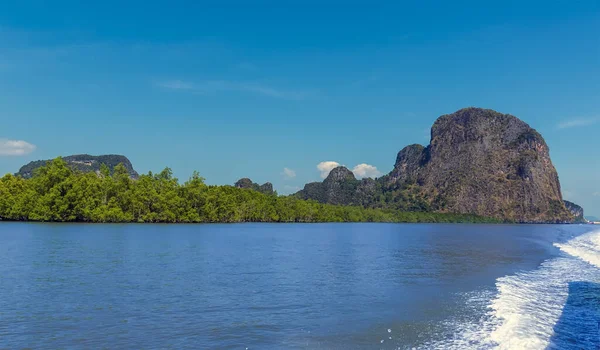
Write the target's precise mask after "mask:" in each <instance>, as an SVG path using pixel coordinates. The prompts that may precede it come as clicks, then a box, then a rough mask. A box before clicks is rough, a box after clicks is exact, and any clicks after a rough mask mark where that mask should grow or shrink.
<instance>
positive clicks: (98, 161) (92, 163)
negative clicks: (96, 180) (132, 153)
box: [15, 154, 139, 179]
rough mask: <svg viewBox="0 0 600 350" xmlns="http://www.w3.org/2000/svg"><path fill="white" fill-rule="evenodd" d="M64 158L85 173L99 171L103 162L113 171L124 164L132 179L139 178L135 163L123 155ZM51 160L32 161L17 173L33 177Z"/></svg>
mask: <svg viewBox="0 0 600 350" xmlns="http://www.w3.org/2000/svg"><path fill="white" fill-rule="evenodd" d="M63 160H64V161H65V162H66V163H67V164H68V165H69V166H70V167H71V168H72V169H74V170H77V171H81V172H84V173H87V172H99V171H100V166H101V165H102V164H106V166H108V168H109V169H110V171H111V173H112V171H113V170H114V168H115V167H116V166H117V165H119V164H123V166H125V168H126V169H127V171H128V172H129V176H130V177H131V178H132V179H137V178H138V177H139V174H138V173H137V172H136V171H135V169H133V165H132V164H131V162H130V161H129V159H128V158H127V157H125V156H122V155H116V154H109V155H101V156H90V155H89V154H77V155H72V156H67V157H63ZM49 161H50V160H37V161H34V162H30V163H29V164H26V165H24V166H22V167H21V169H19V172H18V173H16V174H15V175H17V176H21V177H23V178H26V179H28V178H31V177H32V176H33V173H34V171H35V170H36V169H38V168H39V167H42V166H44V165H46V163H48V162H49Z"/></svg>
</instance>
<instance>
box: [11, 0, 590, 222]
mask: <svg viewBox="0 0 600 350" xmlns="http://www.w3.org/2000/svg"><path fill="white" fill-rule="evenodd" d="M249 3H250V2H239V3H238V2H232V1H224V2H212V1H211V2H200V1H195V2H178V1H170V2H168V3H167V2H162V3H160V4H159V3H154V2H152V3H150V4H149V3H147V2H145V1H144V2H142V1H140V2H128V4H126V5H124V4H122V3H121V2H116V1H103V2H102V3H100V2H93V4H92V2H84V1H72V2H59V1H55V2H45V1H26V0H24V1H19V2H12V3H8V2H7V3H3V4H2V5H0V122H1V123H2V130H1V132H0V139H2V140H0V172H2V173H7V172H15V171H17V170H18V168H19V167H20V166H21V165H22V164H24V163H27V162H28V161H31V160H36V159H46V158H53V157H56V156H58V155H69V154H78V153H89V154H108V153H117V154H124V155H126V156H128V157H129V158H130V159H131V161H132V162H133V164H134V166H135V168H136V169H137V170H138V171H140V172H147V171H149V170H152V171H157V170H161V169H162V168H163V167H165V166H169V167H171V168H172V169H173V171H174V172H175V175H176V176H178V177H179V178H180V179H182V180H184V179H187V178H188V177H189V175H190V174H191V173H192V171H193V170H198V171H200V173H201V174H202V175H203V176H204V177H206V178H207V182H208V183H211V184H232V183H233V182H235V180H237V179H238V178H240V177H250V178H251V179H253V180H254V181H256V182H260V183H262V182H265V181H271V182H272V183H273V184H274V186H275V188H276V189H277V190H278V191H279V192H280V193H289V192H293V191H295V190H296V189H297V188H299V187H302V186H303V184H304V183H306V182H310V181H316V180H320V179H321V171H320V170H319V169H318V168H317V165H318V164H320V163H321V162H326V161H330V162H337V163H340V164H344V165H346V166H348V167H349V168H351V169H353V168H354V167H355V166H357V165H359V164H363V165H362V166H360V167H358V168H357V172H360V173H361V174H365V175H370V174H375V173H377V172H380V173H387V172H389V171H390V170H391V169H392V167H393V164H394V160H395V156H396V153H397V152H398V151H399V150H400V149H401V148H402V147H404V146H405V145H408V144H411V143H421V144H427V143H428V141H429V140H428V133H429V128H430V126H431V124H432V123H433V121H434V120H435V119H436V118H437V117H438V116H440V115H442V114H446V113H451V112H454V111H456V110H458V109H460V108H463V107H467V106H478V107H485V108H492V109H495V110H497V111H500V112H503V113H511V114H513V115H516V116H518V117H519V118H521V119H523V120H525V121H526V122H528V123H529V124H530V125H531V126H533V127H534V128H536V129H537V130H538V131H540V132H541V133H542V135H543V136H544V137H545V138H546V141H547V142H548V144H549V145H550V148H551V156H552V159H553V162H554V164H555V166H556V168H557V169H558V172H559V176H560V179H561V183H562V187H563V192H564V194H565V198H567V199H571V200H573V201H575V202H577V203H579V204H581V205H583V206H584V208H585V209H586V213H587V214H591V215H597V216H600V182H599V179H600V176H599V174H600V160H599V158H598V150H599V149H600V137H599V135H598V132H599V131H600V34H599V33H600V3H599V2H598V1H597V0H594V1H518V2H517V1H502V2H500V1H498V2H494V4H489V2H482V1H469V2H443V3H441V2H435V1H411V2H404V3H403V2H398V1H394V2H369V3H367V2H352V1H343V2H342V1H336V2H324V1H302V2H301V1H294V2H292V1H277V2H274V1H273V2H267V1H255V2H253V3H252V5H250V4H249ZM325 3H326V4H325ZM217 4H219V5H217ZM34 146H35V147H34ZM15 153H19V155H14V154H15ZM327 164H331V163H325V164H322V165H321V170H324V171H326V170H327V169H328V166H327ZM374 168H376V169H374ZM284 169H287V170H284Z"/></svg>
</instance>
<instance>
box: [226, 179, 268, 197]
mask: <svg viewBox="0 0 600 350" xmlns="http://www.w3.org/2000/svg"><path fill="white" fill-rule="evenodd" d="M234 186H235V187H237V188H248V189H251V190H255V191H258V192H261V193H264V194H269V195H272V194H275V191H273V184H272V183H270V182H265V183H264V184H262V185H259V184H257V183H254V182H252V180H250V179H249V178H247V177H244V178H241V179H239V180H237V181H236V183H235V184H234Z"/></svg>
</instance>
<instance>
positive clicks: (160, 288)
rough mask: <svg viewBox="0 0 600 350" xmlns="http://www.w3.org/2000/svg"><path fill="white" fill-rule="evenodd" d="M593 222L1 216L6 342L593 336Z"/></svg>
mask: <svg viewBox="0 0 600 350" xmlns="http://www.w3.org/2000/svg"><path fill="white" fill-rule="evenodd" d="M593 228H594V227H593V226H575V225H571V226H558V225H539V226H534V225H528V226H520V225H424V224H420V225H411V224H309V225H302V224H289V225H286V224H239V225H84V224H81V225H79V224H25V223H0V348H2V349H3V348H6V349H20V348H35V349H61V348H68V349H79V348H81V349H100V348H106V349H127V348H135V349H165V348H166V349H169V348H170V349H183V348H201V349H208V348H219V349H246V348H248V349H412V348H416V349H432V348H433V349H453V348H454V349H465V348H472V349H487V348H500V349H545V348H557V349H597V348H598V347H599V346H600V340H599V333H598V331H599V329H598V325H599V324H600V323H599V322H600V312H599V310H600V287H599V286H600V284H599V283H600V231H598V232H594V231H592V229H593Z"/></svg>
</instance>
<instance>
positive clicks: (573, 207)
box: [564, 200, 585, 222]
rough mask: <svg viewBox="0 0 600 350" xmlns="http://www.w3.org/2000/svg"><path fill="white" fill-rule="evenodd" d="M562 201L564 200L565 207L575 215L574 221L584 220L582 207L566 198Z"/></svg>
mask: <svg viewBox="0 0 600 350" xmlns="http://www.w3.org/2000/svg"><path fill="white" fill-rule="evenodd" d="M564 202H565V207H567V209H568V210H569V211H570V212H571V214H572V215H573V216H574V217H575V219H576V221H578V222H584V221H585V219H584V215H583V208H582V207H580V206H578V205H577V204H575V203H573V202H569V201H567V200H565V201H564Z"/></svg>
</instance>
